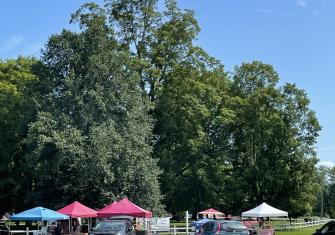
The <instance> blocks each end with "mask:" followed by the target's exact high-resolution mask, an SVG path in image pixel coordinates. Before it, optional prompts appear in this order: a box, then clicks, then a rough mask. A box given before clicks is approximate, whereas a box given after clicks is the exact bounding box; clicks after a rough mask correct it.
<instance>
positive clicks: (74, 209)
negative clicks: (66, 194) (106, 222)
mask: <svg viewBox="0 0 335 235" xmlns="http://www.w3.org/2000/svg"><path fill="white" fill-rule="evenodd" d="M57 212H59V213H62V214H65V215H69V216H71V218H95V217H97V211H96V210H93V209H91V208H89V207H87V206H84V205H83V204H81V203H80V202H77V201H75V202H73V203H71V204H70V205H67V206H66V207H63V208H62V209H59V210H58V211H57Z"/></svg>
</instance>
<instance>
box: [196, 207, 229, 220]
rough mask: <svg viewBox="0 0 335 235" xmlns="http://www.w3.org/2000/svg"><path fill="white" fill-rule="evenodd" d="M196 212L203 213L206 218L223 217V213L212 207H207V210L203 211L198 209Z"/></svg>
mask: <svg viewBox="0 0 335 235" xmlns="http://www.w3.org/2000/svg"><path fill="white" fill-rule="evenodd" d="M198 214H200V215H204V216H207V218H214V216H215V218H217V219H220V218H223V217H224V214H223V213H222V212H220V211H218V210H215V209H213V208H209V209H207V210H204V211H200V212H198Z"/></svg>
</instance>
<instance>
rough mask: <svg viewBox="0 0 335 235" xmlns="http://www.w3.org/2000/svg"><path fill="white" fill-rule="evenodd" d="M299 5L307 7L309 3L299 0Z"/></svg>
mask: <svg viewBox="0 0 335 235" xmlns="http://www.w3.org/2000/svg"><path fill="white" fill-rule="evenodd" d="M297 3H298V5H299V6H301V7H307V3H306V2H305V0H297Z"/></svg>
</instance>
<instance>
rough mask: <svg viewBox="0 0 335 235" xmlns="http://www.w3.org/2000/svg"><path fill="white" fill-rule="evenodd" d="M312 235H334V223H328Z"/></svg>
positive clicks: (332, 221)
mask: <svg viewBox="0 0 335 235" xmlns="http://www.w3.org/2000/svg"><path fill="white" fill-rule="evenodd" d="M313 235H335V221H334V220H331V221H329V222H328V223H326V224H325V225H323V226H322V227H321V228H320V229H317V230H316V231H315V233H313Z"/></svg>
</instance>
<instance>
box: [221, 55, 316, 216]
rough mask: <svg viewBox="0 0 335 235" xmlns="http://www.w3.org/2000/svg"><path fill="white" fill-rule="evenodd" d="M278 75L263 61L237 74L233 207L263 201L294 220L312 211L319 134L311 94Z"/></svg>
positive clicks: (231, 156) (232, 181)
mask: <svg viewBox="0 0 335 235" xmlns="http://www.w3.org/2000/svg"><path fill="white" fill-rule="evenodd" d="M278 80H279V76H278V74H277V73H276V72H275V71H274V70H273V68H272V66H270V65H267V64H263V63H261V62H257V61H256V62H253V63H246V64H242V65H241V66H240V67H238V68H237V69H236V70H235V73H234V74H233V86H232V91H231V93H232V95H235V96H237V97H239V98H240V99H241V103H240V105H238V106H237V107H236V108H235V109H236V121H235V122H234V125H233V126H232V127H231V128H232V129H231V133H232V135H233V138H232V145H231V153H230V162H231V164H232V167H233V169H232V178H231V183H230V184H228V185H229V187H228V188H227V189H228V191H229V192H230V193H231V194H232V196H231V198H232V200H231V205H230V208H232V209H235V210H236V209H247V208H248V207H250V206H254V205H256V204H259V203H261V202H263V201H267V202H269V203H271V204H273V205H274V206H279V207H280V208H283V209H286V210H287V211H289V212H290V215H291V216H293V217H294V216H299V215H304V214H306V213H309V212H311V209H312V205H313V203H314V201H315V195H314V193H315V190H316V184H315V182H314V180H313V177H314V175H315V173H316V167H315V164H316V163H317V158H316V156H315V151H314V145H315V143H316V138H317V136H318V131H319V130H320V126H319V123H318V121H317V119H316V117H315V113H314V112H313V111H311V110H310V108H309V99H308V97H307V95H306V93H305V92H304V91H303V90H301V89H298V88H297V87H296V86H295V85H293V84H284V85H283V86H282V87H278Z"/></svg>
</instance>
